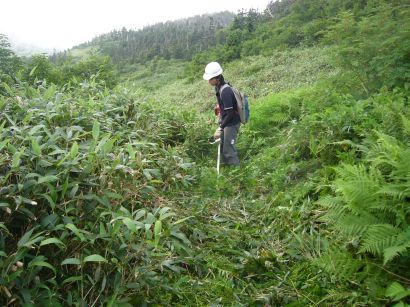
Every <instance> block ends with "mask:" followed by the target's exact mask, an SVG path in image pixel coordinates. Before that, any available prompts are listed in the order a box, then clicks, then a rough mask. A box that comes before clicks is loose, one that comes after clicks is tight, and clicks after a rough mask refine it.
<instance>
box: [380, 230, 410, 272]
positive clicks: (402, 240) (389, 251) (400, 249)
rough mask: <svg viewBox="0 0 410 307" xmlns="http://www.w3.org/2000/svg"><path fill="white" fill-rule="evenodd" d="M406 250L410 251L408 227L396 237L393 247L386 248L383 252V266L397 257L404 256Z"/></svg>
mask: <svg viewBox="0 0 410 307" xmlns="http://www.w3.org/2000/svg"><path fill="white" fill-rule="evenodd" d="M408 249H410V226H409V227H407V229H406V230H405V231H403V232H401V233H400V234H399V235H398V236H397V239H396V242H395V245H394V246H391V247H388V248H386V249H385V250H384V253H383V258H384V264H386V263H387V262H389V261H391V260H392V259H393V258H395V257H397V256H399V255H403V254H405V253H406V252H407V250H408Z"/></svg>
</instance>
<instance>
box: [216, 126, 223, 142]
mask: <svg viewBox="0 0 410 307" xmlns="http://www.w3.org/2000/svg"><path fill="white" fill-rule="evenodd" d="M222 131H223V129H222V128H221V127H218V129H216V130H215V133H214V139H215V140H217V139H220V138H221V134H222Z"/></svg>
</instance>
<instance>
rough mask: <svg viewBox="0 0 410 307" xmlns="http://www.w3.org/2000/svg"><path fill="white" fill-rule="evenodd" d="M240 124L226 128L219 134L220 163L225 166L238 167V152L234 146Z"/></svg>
mask: <svg viewBox="0 0 410 307" xmlns="http://www.w3.org/2000/svg"><path fill="white" fill-rule="evenodd" d="M240 126H241V124H240V123H239V124H236V125H234V126H227V127H225V128H224V129H223V131H222V134H221V141H222V142H221V153H222V161H223V163H224V164H225V165H239V158H238V152H237V151H236V148H235V144H236V139H237V137H238V132H239V127H240Z"/></svg>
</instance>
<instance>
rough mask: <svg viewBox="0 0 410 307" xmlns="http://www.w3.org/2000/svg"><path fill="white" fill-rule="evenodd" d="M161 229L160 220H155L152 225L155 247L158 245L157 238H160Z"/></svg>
mask: <svg viewBox="0 0 410 307" xmlns="http://www.w3.org/2000/svg"><path fill="white" fill-rule="evenodd" d="M161 230H162V222H161V221H160V220H158V221H156V222H155V226H154V242H155V248H157V247H158V244H159V240H160V238H161Z"/></svg>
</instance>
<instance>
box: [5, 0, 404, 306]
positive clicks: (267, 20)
mask: <svg viewBox="0 0 410 307" xmlns="http://www.w3.org/2000/svg"><path fill="white" fill-rule="evenodd" d="M409 17H410V8H409V7H408V5H407V4H406V3H405V2H404V1H395V2H394V3H392V2H391V1H373V0H368V1H350V0H343V1H340V0H339V1H322V0H314V1H312V0H309V1H305V0H289V1H280V2H274V3H271V4H270V5H269V6H268V7H267V11H266V12H264V13H263V14H261V15H258V14H256V15H255V14H254V12H248V13H243V14H239V15H237V16H236V17H235V18H234V21H233V23H232V24H230V25H229V27H228V28H227V29H229V30H228V31H226V32H225V33H226V37H225V39H224V40H223V41H221V42H220V43H219V44H218V45H216V46H215V47H212V48H210V49H206V50H204V51H202V52H199V53H195V54H194V55H193V57H192V59H191V60H190V61H188V60H186V59H180V58H172V57H171V58H169V59H166V58H161V57H153V58H152V59H151V60H147V61H142V62H135V63H133V64H132V65H131V64H130V65H126V66H125V67H121V70H120V71H118V70H117V69H118V66H117V67H116V66H115V65H114V64H113V62H112V60H111V59H110V58H109V57H104V56H101V55H91V56H89V57H87V58H85V59H82V60H80V61H65V62H64V63H60V64H58V65H54V64H53V63H52V62H50V61H49V59H47V58H46V57H41V56H36V57H33V58H32V59H31V62H29V63H28V64H24V63H23V62H21V60H20V59H19V58H18V57H16V56H15V55H14V54H13V53H12V52H11V51H10V48H9V45H8V44H7V40H6V38H5V37H4V36H0V38H1V48H0V51H1V52H0V72H1V79H2V82H1V85H0V112H1V114H2V117H1V119H0V272H1V273H0V274H1V275H0V303H1V304H2V305H6V306H7V305H9V306H14V305H27V306H31V305H40V306H66V305H68V306H94V305H107V306H145V305H154V306H181V305H182V306H317V305H319V306H340V305H347V306H408V305H409V304H410V272H409V271H408V267H409V264H410V236H409V233H410V232H409V225H410V210H409V208H410V207H409V201H410V192H409V191H410V181H409V179H410V178H409V174H410V163H409V161H410V160H409V159H408V157H409V156H410V108H409V94H410V93H409V82H408V76H409V72H410V65H409V63H410V62H409V61H408V55H409V52H410V39H409V38H410V36H409V30H408V29H410V24H409V22H410V18H409ZM254 46H257V48H254ZM210 60H219V61H221V63H222V65H223V67H224V76H225V77H226V79H227V80H229V81H230V82H231V83H232V84H233V85H234V86H237V87H238V88H240V89H241V90H243V91H244V92H246V93H247V94H248V96H249V99H250V103H251V120H250V122H249V123H248V124H246V125H244V126H242V127H241V132H240V135H239V138H238V143H237V148H238V151H239V156H240V159H241V166H240V168H229V167H223V168H222V170H221V174H220V175H219V176H218V175H217V174H216V169H215V166H216V156H217V149H216V146H215V145H211V144H209V141H208V140H209V136H210V135H212V133H213V131H214V130H215V128H216V125H214V124H213V122H214V121H215V118H214V115H213V105H214V103H215V97H214V91H213V88H212V87H210V86H209V85H208V84H207V82H205V81H204V80H202V73H203V69H204V63H205V64H206V63H207V62H208V61H210Z"/></svg>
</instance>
